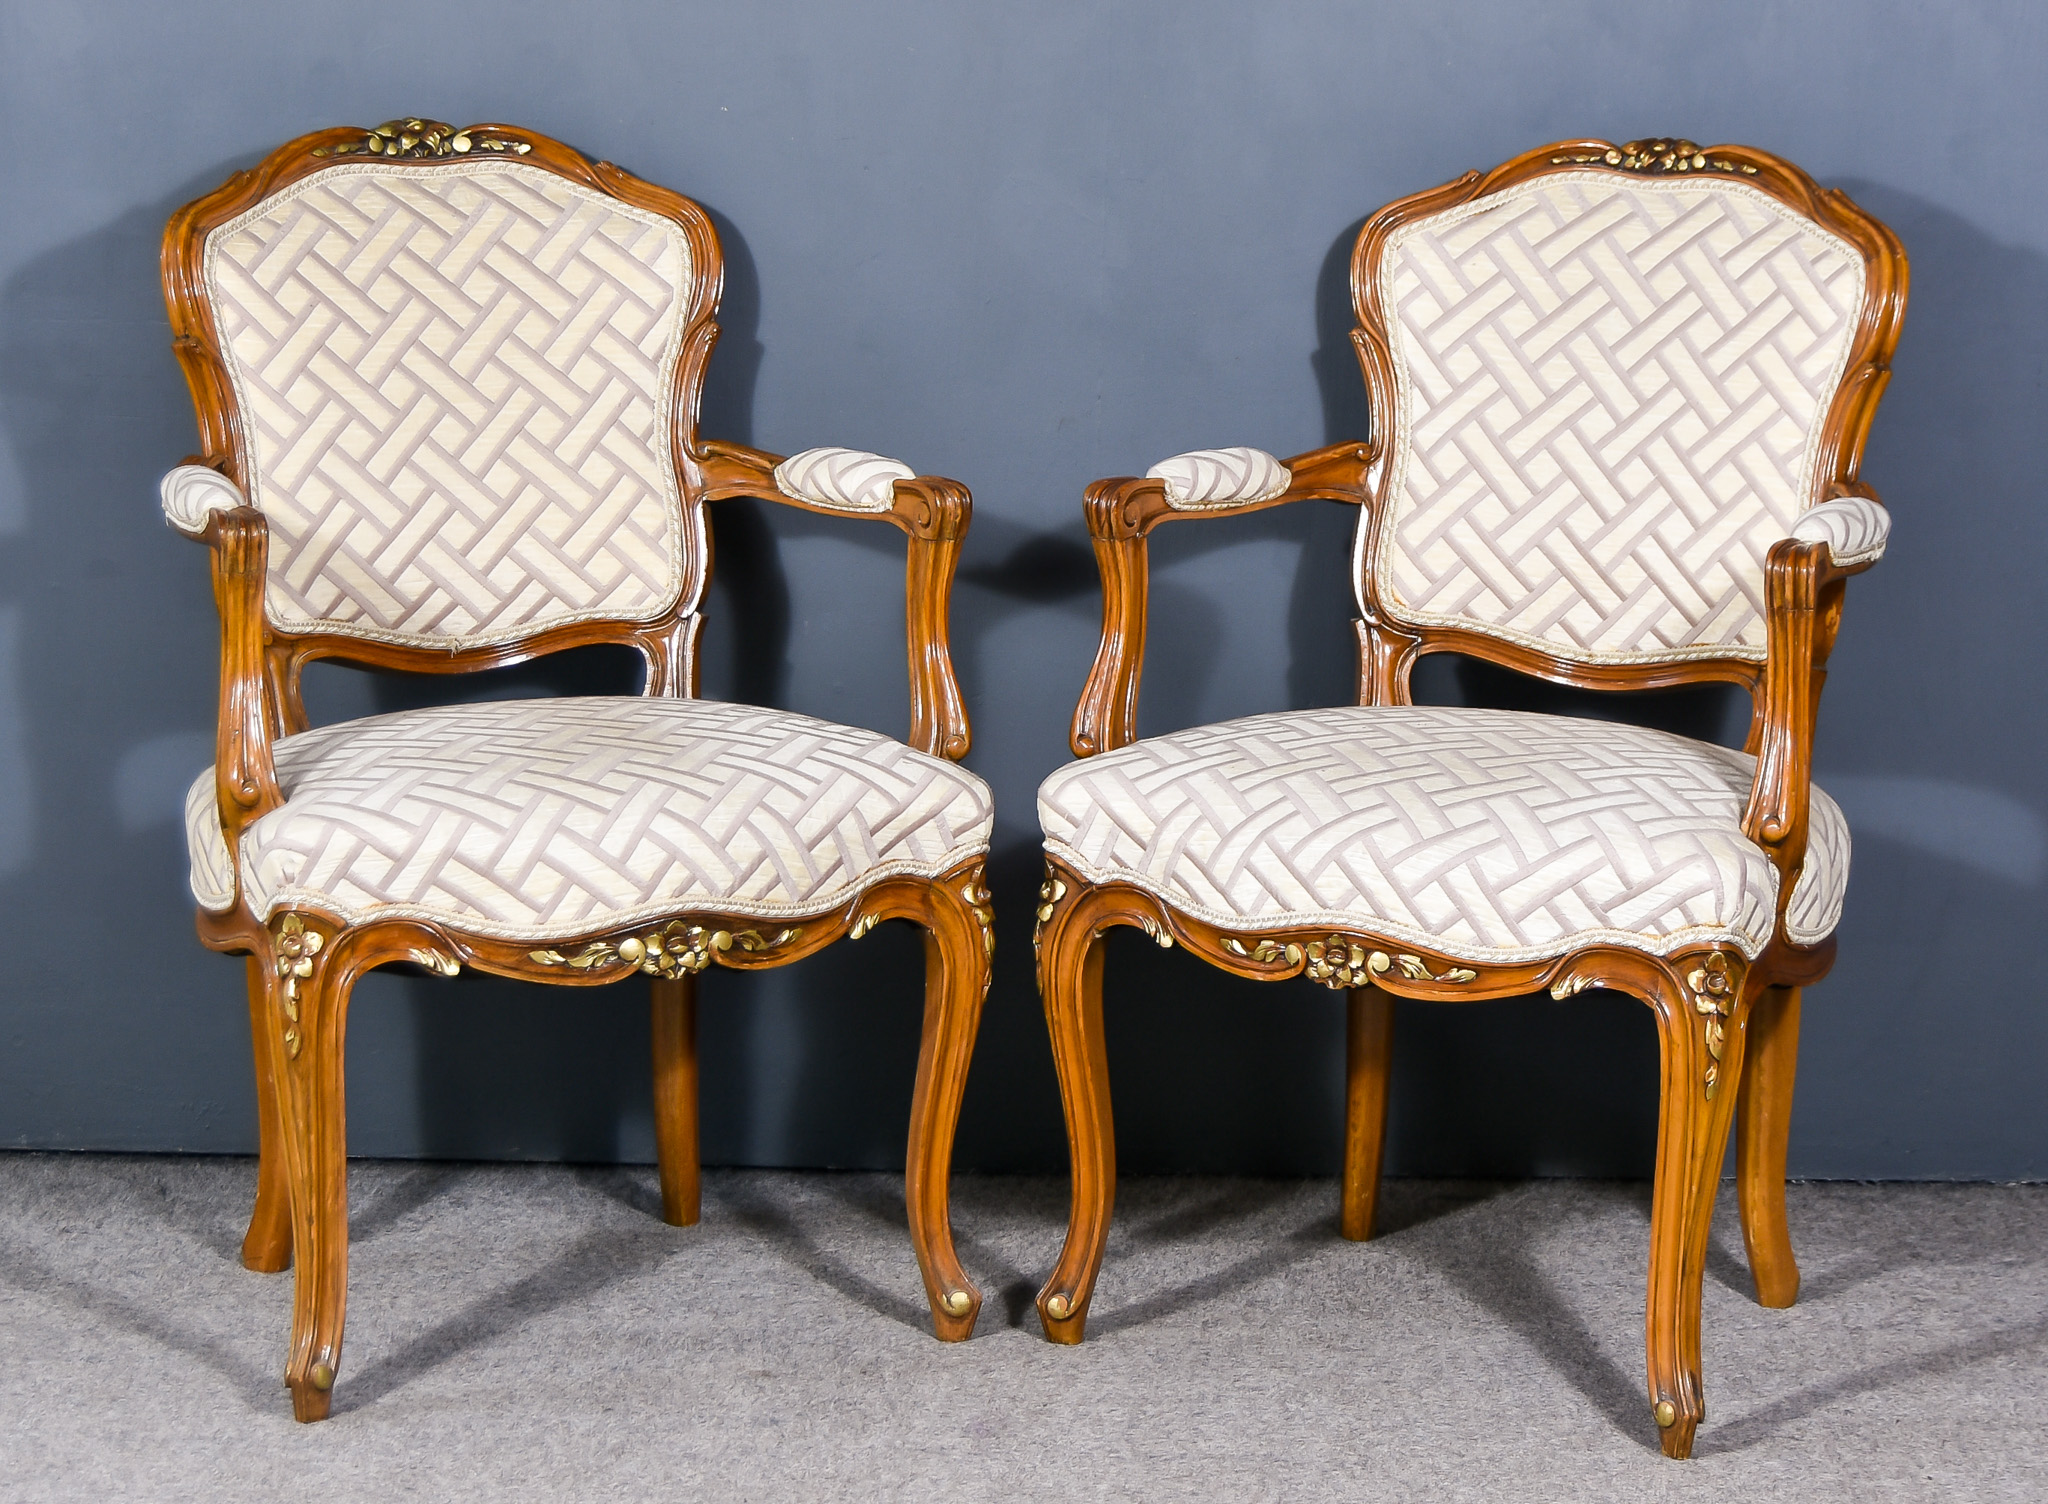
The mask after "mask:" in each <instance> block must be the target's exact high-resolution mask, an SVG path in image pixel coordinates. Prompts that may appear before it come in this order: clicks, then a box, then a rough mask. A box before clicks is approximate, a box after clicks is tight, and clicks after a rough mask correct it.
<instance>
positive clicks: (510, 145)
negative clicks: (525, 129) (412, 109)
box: [314, 118, 533, 159]
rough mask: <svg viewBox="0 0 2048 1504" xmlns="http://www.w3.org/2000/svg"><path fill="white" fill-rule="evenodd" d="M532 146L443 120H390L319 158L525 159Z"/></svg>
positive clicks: (321, 151)
mask: <svg viewBox="0 0 2048 1504" xmlns="http://www.w3.org/2000/svg"><path fill="white" fill-rule="evenodd" d="M532 150H533V143H532V142H530V141H521V140H520V139H519V138H518V137H517V136H507V135H504V134H502V133H500V132H498V131H487V130H483V129H481V128H479V127H477V126H474V125H472V126H470V127H468V128H467V129H466V130H457V129H456V128H455V127H454V126H452V125H449V124H448V123H447V122H446V121H442V120H415V119H411V118H408V119H405V120H387V121H385V122H384V123H383V124H382V125H379V126H373V127H372V128H371V129H370V130H368V131H366V132H365V133H364V135H363V138H362V139H361V140H360V141H357V142H354V143H352V144H349V145H345V146H323V147H321V148H319V149H318V150H317V151H316V152H314V155H315V156H320V157H409V158H413V159H420V158H431V157H459V156H465V155H467V154H469V153H471V152H479V151H496V152H505V153H507V154H508V155H511V156H515V157H523V156H525V155H526V154H527V153H528V152H530V151H532Z"/></svg>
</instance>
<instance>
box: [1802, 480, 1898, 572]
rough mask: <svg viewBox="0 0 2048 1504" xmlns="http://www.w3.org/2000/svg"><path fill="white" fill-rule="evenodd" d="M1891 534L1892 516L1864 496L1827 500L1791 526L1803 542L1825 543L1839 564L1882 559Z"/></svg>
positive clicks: (1869, 562)
mask: <svg viewBox="0 0 2048 1504" xmlns="http://www.w3.org/2000/svg"><path fill="white" fill-rule="evenodd" d="M1891 533H1892V518H1891V513H1889V512H1887V511H1886V510H1885V509H1884V508H1883V507H1881V506H1879V505H1878V504H1877V503H1876V502H1874V501H1871V500H1870V499H1869V498H1867V497H1863V496H1841V497H1837V498H1836V499H1835V500H1833V501H1824V502H1822V503H1821V504H1820V505H1819V506H1817V507H1814V508H1813V509H1812V510H1811V511H1809V512H1807V513H1806V514H1805V515H1804V516H1803V517H1801V518H1800V519H1799V521H1798V522H1796V523H1795V524H1793V527H1792V536H1793V537H1795V538H1797V539H1799V541H1800V542H1802V543H1825V544H1826V545H1827V546H1828V553H1829V555H1830V556H1831V557H1832V558H1833V559H1834V561H1835V562H1836V563H1837V564H1871V563H1875V562H1876V561H1877V560H1879V559H1882V558H1883V557H1884V545H1885V541H1886V540H1887V539H1888V538H1890V537H1891Z"/></svg>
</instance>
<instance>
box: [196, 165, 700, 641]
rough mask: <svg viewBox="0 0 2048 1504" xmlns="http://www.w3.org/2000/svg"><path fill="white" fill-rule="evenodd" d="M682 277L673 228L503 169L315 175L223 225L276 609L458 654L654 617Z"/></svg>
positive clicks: (674, 554) (215, 247) (669, 571)
mask: <svg viewBox="0 0 2048 1504" xmlns="http://www.w3.org/2000/svg"><path fill="white" fill-rule="evenodd" d="M691 276H692V271H691V267H690V259H689V247H688V245H687V243H686V241H685V240H684V238H683V234H682V231H681V230H680V229H679V228H678V227H677V226H676V225H674V224H672V223H670V222H669V221H667V220H665V219H662V218H661V217H659V216H658V215H654V214H650V213H647V212H645V211H643V210H640V209H636V208H633V207H631V206H630V205H626V204H623V203H620V202H619V201H617V200H615V199H612V198H610V197H608V196H606V195H604V194H601V193H597V192H595V191H593V190H590V189H586V188H582V187H580V186H578V185H576V184H573V183H569V182H567V181H565V180H564V179H562V178H560V177H558V176H556V175H555V174H553V173H551V172H547V171H545V170H543V169H540V168H536V167H532V166H526V165H520V164H514V163H507V162H490V163H481V162H480V163H469V162H464V163H462V164H460V165H425V164H422V165H415V166H406V165H401V164H389V163H374V164H372V163H365V164H350V165H344V166H337V167H333V168H328V169H326V170H324V171H322V172H320V173H317V174H315V175H314V176H313V177H310V178H307V179H305V180H304V181H302V182H300V183H298V184H296V185H294V186H293V187H290V188H287V189H285V190H284V191H282V192H280V193H278V194H275V195H273V196H272V197H270V198H267V199H265V200H264V201H263V202H262V203H260V204H259V205H257V206H256V207H255V208H253V209H251V210H250V211H249V212H248V213H246V214H244V215H242V216H241V217H240V218H238V219H236V220H234V221H232V222H231V223H228V224H226V225H223V226H221V227H220V228H219V229H217V230H215V231H214V232H213V233H212V234H211V235H209V236H208V238H207V244H206V283H207V293H208V297H209V300H210V301H211V303H212V305H213V309H214V315H215V318H216V321H217V322H218V324H219V328H220V334H221V340H222V347H223V348H222V353H223V356H224V358H225V360H226V362H227V366H228V369H229V374H230V376H231V378H232V380H233V382H234V387H235V395H236V400H237V403H238V404H239V406H240V408H241V413H242V421H243V431H244V433H245V434H246V436H247V440H248V446H249V466H248V472H249V473H248V474H247V475H246V476H245V480H247V482H248V488H249V495H250V499H251V501H252V502H253V503H254V504H255V505H256V506H258V507H260V508H261V509H262V510H263V512H264V513H265V515H266V516H267V517H268V519H269V522H270V528H271V535H270V578H269V594H268V598H267V601H266V610H267V612H268V614H269V616H270V618H271V620H272V621H273V622H275V623H276V624H277V625H278V626H280V627H284V628H286V629H288V630H301V631H303V630H307V629H310V628H312V627H313V626H315V625H317V626H319V627H321V628H323V629H325V630H340V631H344V632H351V633H354V634H356V635H360V636H364V637H371V638H376V639H378V640H382V641H391V642H411V643H419V642H425V643H431V644H432V645H434V646H448V647H459V646H464V645H469V644H476V643H482V642H499V641H506V640H509V639H511V638H514V637H519V636H523V635H525V634H527V633H530V632H533V631H535V630H538V629H539V628H541V627H543V626H546V625H551V624H554V623H558V622H562V621H573V620H579V619H585V618H591V617H639V616H648V615H653V614H656V613H658V612H660V611H661V610H663V609H665V608H666V607H668V606H669V605H670V604H671V603H672V602H674V601H675V599H676V597H677V593H678V591H679V590H680V589H682V588H683V587H684V584H685V582H686V580H691V579H694V577H695V571H694V569H692V568H689V567H688V566H689V564H690V562H691V560H690V559H687V558H686V557H685V555H686V551H688V552H690V553H692V554H694V553H695V551H696V550H697V548H698V546H699V545H698V543H697V540H696V539H695V538H694V537H691V538H688V539H686V537H685V534H684V518H683V515H682V510H681V504H680V493H679V491H678V488H677V483H676V478H675V470H674V461H673V456H672V453H671V444H672V437H671V433H670V414H671V411H672V405H673V404H672V394H673V389H674V381H675V365H676V360H677V357H678V354H679V352H680V341H681V337H682V322H683V319H684V316H685V314H686V313H687V307H688V303H689V298H688V290H689V287H690V280H691ZM697 525H698V524H696V523H694V522H693V523H692V526H693V527H695V526H697Z"/></svg>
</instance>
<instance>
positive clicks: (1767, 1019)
mask: <svg viewBox="0 0 2048 1504" xmlns="http://www.w3.org/2000/svg"><path fill="white" fill-rule="evenodd" d="M1748 1032H1749V1046H1748V1058H1747V1059H1746V1061H1745V1062H1744V1064H1743V1068H1742V1093H1741V1095H1740V1096H1738V1097H1737V1098H1736V1099H1735V1120H1736V1124H1737V1128H1736V1134H1735V1189H1736V1204H1737V1206H1738V1207H1739V1208H1740V1209H1741V1213H1742V1241H1743V1244H1744V1246H1745V1247H1746V1248H1747V1249H1748V1251H1749V1271H1750V1277H1751V1278H1753V1279H1754V1280H1755V1281H1756V1298H1757V1303H1758V1304H1759V1305H1765V1306H1771V1307H1774V1308H1777V1309H1783V1308H1784V1307H1786V1306H1789V1305H1791V1304H1792V1302H1793V1301H1795V1300H1797V1299H1798V1298H1799V1264H1798V1262H1797V1261H1796V1260H1795V1259H1794V1258H1793V1257H1792V1234H1791V1230H1790V1229H1789V1228H1788V1227H1787V1226H1786V1225H1785V1149H1786V1145H1787V1143H1788V1142H1789V1140H1790V1138H1791V1133H1792V1080H1793V1077H1794V1075H1795V1074H1796V1073H1797V1070H1798V1064H1799V989H1798V988H1797V987H1772V988H1769V989H1768V990H1766V991H1765V992H1764V994H1763V995H1762V996H1761V997H1759V998H1758V999H1757V1001H1756V1005H1755V1007H1754V1008H1753V1009H1751V1011H1750V1016H1749V1031H1748Z"/></svg>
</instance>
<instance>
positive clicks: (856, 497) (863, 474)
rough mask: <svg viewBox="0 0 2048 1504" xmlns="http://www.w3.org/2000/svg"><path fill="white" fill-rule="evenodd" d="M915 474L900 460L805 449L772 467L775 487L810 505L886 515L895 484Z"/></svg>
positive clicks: (861, 451)
mask: <svg viewBox="0 0 2048 1504" xmlns="http://www.w3.org/2000/svg"><path fill="white" fill-rule="evenodd" d="M916 475H917V472H916V471H915V470H913V469H911V468H910V467H909V466H908V465H906V464H904V463H903V462H902V461H901V460H892V459H889V458H888V457H887V456H885V455H880V454H869V453H868V452H867V451H866V450H864V449H806V450H804V452H803V453H801V454H792V455H791V456H790V457H789V458H788V459H786V460H784V461H783V462H782V463H781V464H779V465H777V466H776V467H775V484H776V485H778V486H780V487H781V488H782V490H783V493H784V494H785V495H789V496H796V497H800V498H802V499H803V500H805V501H808V502H810V503H811V504H812V505H813V506H820V507H837V508H838V509H839V510H841V511H846V512H886V511H888V510H889V508H890V507H891V506H893V505H894V504H895V501H896V482H898V481H899V480H910V479H913V478H914V477H915V476H916Z"/></svg>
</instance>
